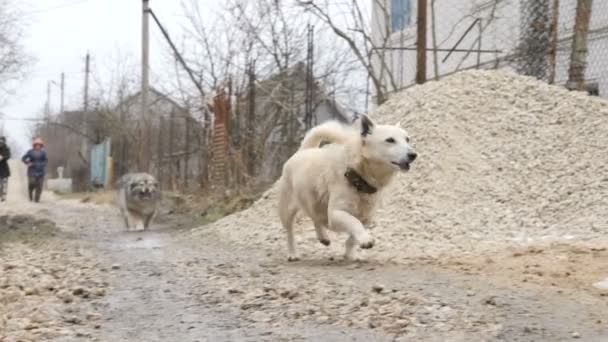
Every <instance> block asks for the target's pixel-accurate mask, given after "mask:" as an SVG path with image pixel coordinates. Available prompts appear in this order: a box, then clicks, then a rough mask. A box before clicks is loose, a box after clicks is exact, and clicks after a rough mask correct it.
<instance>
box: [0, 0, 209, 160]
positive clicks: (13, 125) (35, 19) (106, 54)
mask: <svg viewBox="0 0 608 342" xmlns="http://www.w3.org/2000/svg"><path fill="white" fill-rule="evenodd" d="M218 1H219V0H200V4H201V8H203V9H208V11H209V15H211V14H212V13H213V12H212V11H213V6H212V4H213V3H218ZM18 3H19V4H20V6H22V7H21V9H22V10H23V12H24V13H25V17H24V19H25V20H26V21H27V23H28V27H27V35H26V38H25V46H26V49H27V52H28V53H30V54H31V55H32V56H34V57H35V58H36V59H37V61H36V63H35V64H34V65H32V66H31V68H30V72H29V73H28V75H27V78H26V79H25V81H23V82H21V83H20V84H19V85H18V87H17V89H15V91H16V94H15V95H14V96H11V97H9V99H8V101H7V103H5V104H2V106H0V112H3V113H5V114H6V115H7V116H9V117H11V118H32V117H39V116H40V115H41V112H42V109H43V108H44V103H45V101H46V88H47V81H49V80H53V81H55V82H56V83H57V84H59V80H60V74H61V73H62V72H65V74H66V76H65V77H66V86H65V88H66V95H65V107H66V110H72V109H78V108H81V106H82V98H83V96H82V90H83V86H84V65H85V63H84V61H85V55H86V53H87V51H89V52H90V54H91V58H92V62H91V67H92V73H94V74H95V73H98V74H97V77H98V78H103V77H102V76H103V75H99V73H101V72H102V71H103V70H104V68H105V69H106V70H107V67H108V66H110V65H111V63H113V61H112V58H113V56H116V55H117V51H120V54H121V55H123V54H125V55H127V54H128V55H131V56H132V57H133V59H134V61H135V62H136V63H137V64H139V61H140V58H141V6H142V1H141V0H44V1H42V0H27V1H21V2H18ZM150 6H151V7H152V9H153V10H154V12H155V13H156V15H157V16H159V17H160V20H161V21H162V22H163V24H164V25H165V26H166V27H167V28H168V30H169V33H170V34H171V35H172V36H174V37H179V36H180V35H181V24H182V23H183V22H184V18H183V15H182V6H181V1H180V0H150ZM150 28H151V41H150V47H151V69H152V70H151V71H152V74H153V79H156V81H159V77H160V75H167V73H166V72H164V71H165V70H166V68H165V67H163V62H164V61H163V59H164V57H163V56H166V49H168V46H167V45H166V43H165V42H164V41H163V40H162V36H161V34H160V32H159V30H158V29H157V28H156V27H155V26H154V23H153V22H152V20H151V22H150ZM137 67H138V68H139V65H137ZM172 67H173V66H169V68H172ZM137 72H139V69H137ZM92 77H95V76H92ZM51 106H52V109H53V111H54V112H57V111H58V110H59V87H58V86H57V85H52V86H51ZM30 124H31V123H29V122H24V121H15V120H7V122H6V134H7V136H8V138H9V141H10V142H11V143H12V144H14V145H19V146H21V147H23V148H25V147H26V146H28V145H29V136H28V135H29V129H28V127H27V126H28V125H30ZM15 147H16V146H15Z"/></svg>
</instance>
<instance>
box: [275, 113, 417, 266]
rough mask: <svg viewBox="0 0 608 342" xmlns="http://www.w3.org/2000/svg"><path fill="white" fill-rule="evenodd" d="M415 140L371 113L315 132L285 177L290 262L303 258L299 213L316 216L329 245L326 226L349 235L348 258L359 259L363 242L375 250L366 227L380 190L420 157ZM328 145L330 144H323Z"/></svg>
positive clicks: (282, 207) (283, 209)
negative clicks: (296, 225) (297, 237)
mask: <svg viewBox="0 0 608 342" xmlns="http://www.w3.org/2000/svg"><path fill="white" fill-rule="evenodd" d="M409 141H410V139H409V137H408V134H407V133H406V132H405V131H404V130H403V129H401V128H400V127H399V124H397V125H394V126H391V125H375V124H374V123H373V122H372V121H371V120H370V119H369V117H367V116H365V115H363V116H362V117H361V119H359V120H358V121H357V124H355V125H354V126H344V125H341V124H339V123H337V122H327V123H325V124H322V125H320V126H317V127H315V128H313V129H312V130H311V131H309V132H308V133H307V134H306V136H305V137H304V140H303V141H302V144H301V146H300V149H299V150H298V152H296V153H295V154H294V155H293V156H292V157H291V158H290V159H289V160H288V161H287V162H286V163H285V165H284V166H283V174H282V175H281V179H280V180H279V216H280V219H281V223H282V224H283V226H284V227H285V229H286V230H287V246H288V254H289V255H288V260H289V261H294V260H298V256H297V254H296V251H295V243H294V234H293V222H294V218H295V216H296V213H297V212H298V211H302V212H304V213H305V214H306V215H307V216H309V217H310V218H311V219H312V221H313V223H314V226H315V230H316V233H317V238H318V239H319V241H320V242H321V243H322V244H323V245H325V246H329V244H330V241H329V238H328V236H327V231H326V228H329V229H331V230H333V231H335V232H344V233H347V234H349V238H348V240H347V241H346V253H345V258H346V259H355V251H354V247H355V245H356V244H357V243H358V244H359V246H360V247H361V248H372V247H373V246H374V239H373V238H372V236H371V235H370V233H369V231H368V230H367V229H366V228H365V226H364V225H365V224H367V223H369V221H370V218H371V215H372V213H373V211H374V207H375V204H376V202H377V201H378V199H379V195H380V190H382V189H383V188H384V187H386V186H387V185H388V184H389V183H390V181H391V180H392V179H393V176H394V175H395V174H396V173H397V172H398V171H408V170H409V169H410V164H411V163H412V162H413V161H414V160H415V159H416V156H417V155H416V153H415V152H414V150H413V148H412V147H411V146H410V143H409ZM323 144H327V145H326V146H323V147H320V146H322V145H323Z"/></svg>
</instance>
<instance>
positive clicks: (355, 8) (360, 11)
mask: <svg viewBox="0 0 608 342" xmlns="http://www.w3.org/2000/svg"><path fill="white" fill-rule="evenodd" d="M297 2H298V4H299V5H300V6H302V8H304V9H305V10H306V11H307V12H309V13H312V14H313V15H314V16H316V17H317V18H319V19H320V20H321V21H322V22H324V23H325V24H326V25H328V27H329V28H330V29H331V30H332V31H333V33H334V34H335V35H336V36H337V37H339V38H340V39H341V40H342V41H344V42H346V44H347V45H348V47H349V49H350V51H351V52H352V54H353V55H354V56H355V58H356V60H357V61H358V62H359V64H360V65H361V67H362V68H364V69H365V71H366V73H367V76H368V77H369V79H370V80H371V82H372V84H373V86H374V88H375V95H376V103H377V104H382V103H384V102H385V101H386V100H387V98H388V94H389V93H390V92H392V91H394V90H396V89H398V88H399V85H398V82H397V78H396V75H395V73H394V71H393V70H392V69H391V68H389V66H388V64H387V63H388V58H387V56H388V55H389V54H390V53H391V51H390V47H391V38H392V34H393V32H391V27H390V22H391V20H390V11H389V10H390V9H389V7H388V2H387V1H386V0H373V2H372V8H373V9H374V15H375V16H376V20H372V19H370V18H368V17H367V16H366V15H365V13H368V12H369V11H368V6H369V4H367V1H364V0H353V1H348V2H334V1H329V0H321V1H312V0H298V1H297ZM373 25H376V26H377V27H373ZM374 28H375V30H373V29H374Z"/></svg>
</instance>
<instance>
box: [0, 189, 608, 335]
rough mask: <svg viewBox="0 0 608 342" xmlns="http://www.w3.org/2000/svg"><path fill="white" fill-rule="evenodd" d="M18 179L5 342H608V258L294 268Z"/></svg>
mask: <svg viewBox="0 0 608 342" xmlns="http://www.w3.org/2000/svg"><path fill="white" fill-rule="evenodd" d="M12 181H13V184H12V185H11V189H12V190H11V192H12V193H11V195H12V197H11V202H10V203H8V204H6V205H5V206H3V207H2V208H0V216H6V220H7V222H12V220H14V219H15V215H18V214H28V215H29V216H26V217H21V218H19V217H18V218H17V221H19V222H18V223H17V225H13V226H12V228H8V223H7V224H6V225H5V226H7V228H2V229H3V230H2V234H1V235H0V239H1V241H2V243H1V244H0V341H6V342H8V341H11V342H12V341H566V340H573V339H574V340H581V341H607V340H608V291H606V290H601V289H598V288H595V287H593V284H594V283H596V282H598V281H600V280H602V279H604V278H606V277H608V251H606V249H605V248H604V249H602V248H591V247H584V246H575V245H570V244H555V245H552V246H549V247H546V246H545V247H543V248H542V249H541V248H531V247H526V248H522V249H511V250H504V251H497V252H495V253H493V254H491V255H483V256H466V257H459V256H457V255H456V256H451V257H444V258H441V259H433V258H412V259H410V260H409V261H408V262H400V263H390V262H389V263H387V262H382V263H381V262H376V261H374V260H373V259H372V260H366V261H363V262H354V263H346V262H344V261H341V260H338V259H336V260H332V259H329V258H324V259H308V260H303V261H300V262H295V263H287V262H286V261H285V255H284V251H283V250H282V249H280V250H278V249H277V250H260V249H257V248H255V246H251V247H248V248H245V247H236V246H233V245H230V244H228V243H227V242H224V241H222V239H221V238H219V237H218V236H216V235H214V234H213V233H211V232H210V233H209V235H207V236H205V238H203V239H198V240H192V239H185V238H184V234H182V233H183V231H184V229H186V228H188V225H190V224H191V223H192V222H191V221H192V220H191V218H190V217H187V216H176V215H174V216H171V217H164V218H161V220H160V222H158V223H157V224H155V225H154V226H153V227H152V229H151V230H150V231H147V232H126V231H124V229H123V228H122V226H121V220H120V217H119V216H118V213H117V211H116V209H115V208H113V207H112V206H110V205H96V204H90V203H80V202H78V201H75V200H59V199H58V198H56V197H54V196H50V195H48V194H47V196H46V197H45V198H44V199H43V203H40V204H37V205H34V204H30V203H28V202H26V201H24V199H23V196H22V190H23V188H22V184H20V181H19V180H12ZM0 220H1V219H0ZM184 222H186V223H187V224H185V223H184ZM0 223H1V222H0ZM180 223H181V224H180ZM34 227H35V229H34ZM178 227H180V228H178ZM17 231H19V232H21V233H22V234H15V232H17ZM7 232H8V233H7ZM277 238H278V239H282V238H283V236H282V235H280V233H279V234H278V235H277ZM305 243H313V242H305ZM319 248H322V246H320V245H319Z"/></svg>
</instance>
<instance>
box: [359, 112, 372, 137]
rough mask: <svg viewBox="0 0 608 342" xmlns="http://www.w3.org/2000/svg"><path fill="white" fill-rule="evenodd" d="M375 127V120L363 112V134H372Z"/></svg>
mask: <svg viewBox="0 0 608 342" xmlns="http://www.w3.org/2000/svg"><path fill="white" fill-rule="evenodd" d="M373 129H374V122H373V121H372V120H371V119H370V118H369V116H367V115H365V114H363V115H361V135H362V136H366V135H370V134H372V130H373Z"/></svg>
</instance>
